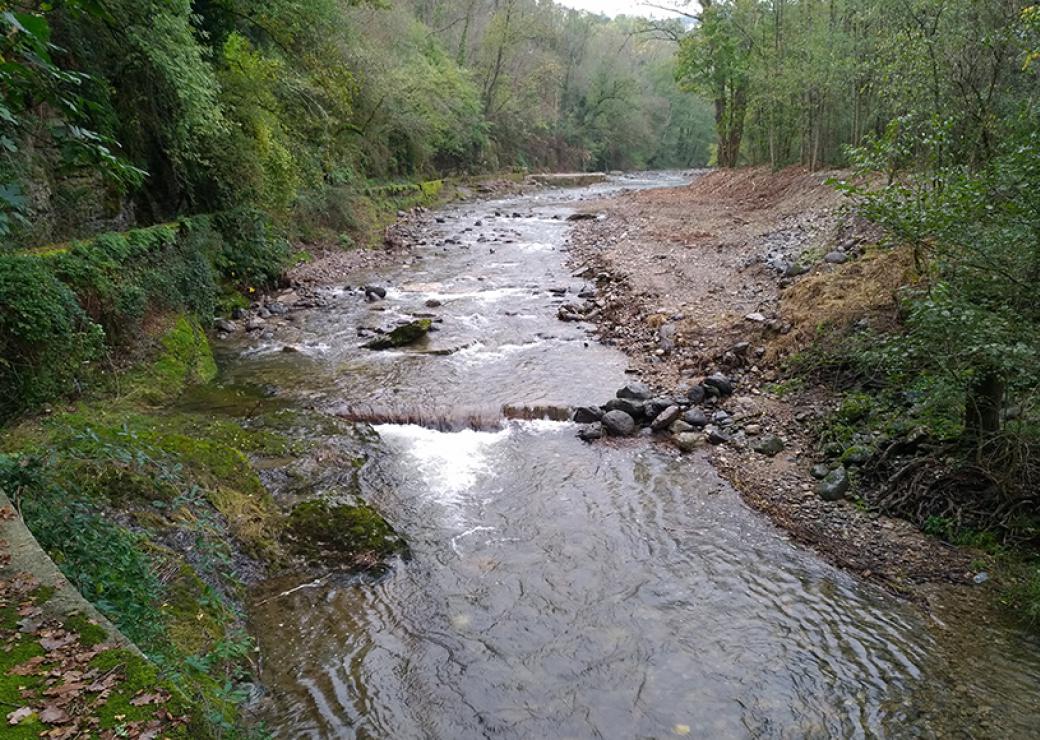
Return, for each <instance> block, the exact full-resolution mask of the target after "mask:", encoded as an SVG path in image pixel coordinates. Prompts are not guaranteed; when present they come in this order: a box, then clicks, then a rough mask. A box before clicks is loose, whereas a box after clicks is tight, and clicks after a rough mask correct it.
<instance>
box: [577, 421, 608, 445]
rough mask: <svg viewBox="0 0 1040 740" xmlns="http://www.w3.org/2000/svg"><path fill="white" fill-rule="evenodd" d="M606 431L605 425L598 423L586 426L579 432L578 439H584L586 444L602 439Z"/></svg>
mask: <svg viewBox="0 0 1040 740" xmlns="http://www.w3.org/2000/svg"><path fill="white" fill-rule="evenodd" d="M604 434H606V431H605V430H604V429H603V425H602V424H601V423H599V422H598V421H596V422H593V423H592V424H586V425H585V426H583V427H582V428H581V429H579V430H578V439H583V440H585V441H586V442H591V441H593V440H594V439H600V438H602V437H603V435H604Z"/></svg>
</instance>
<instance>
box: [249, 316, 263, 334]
mask: <svg viewBox="0 0 1040 740" xmlns="http://www.w3.org/2000/svg"><path fill="white" fill-rule="evenodd" d="M265 326H267V322H265V321H264V320H263V319H261V318H252V319H249V321H247V322H246V331H262V330H263V328H264V327H265Z"/></svg>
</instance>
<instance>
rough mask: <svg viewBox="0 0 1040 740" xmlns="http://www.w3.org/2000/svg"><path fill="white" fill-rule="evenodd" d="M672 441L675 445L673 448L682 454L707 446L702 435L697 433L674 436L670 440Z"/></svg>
mask: <svg viewBox="0 0 1040 740" xmlns="http://www.w3.org/2000/svg"><path fill="white" fill-rule="evenodd" d="M672 441H673V442H674V443H675V446H676V447H678V448H679V449H680V450H682V451H683V452H693V451H694V450H696V449H699V448H701V447H704V445H705V444H707V440H706V439H705V438H704V435H703V434H700V433H699V432H683V433H682V434H676V435H675V436H674V437H673V438H672Z"/></svg>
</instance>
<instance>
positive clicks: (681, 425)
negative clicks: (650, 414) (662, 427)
mask: <svg viewBox="0 0 1040 740" xmlns="http://www.w3.org/2000/svg"><path fill="white" fill-rule="evenodd" d="M668 431H669V432H671V433H672V434H683V433H685V432H692V431H694V427H692V426H691V425H689V424H687V423H686V422H685V421H683V420H682V419H676V420H675V421H673V422H672V424H671V426H669V427H668Z"/></svg>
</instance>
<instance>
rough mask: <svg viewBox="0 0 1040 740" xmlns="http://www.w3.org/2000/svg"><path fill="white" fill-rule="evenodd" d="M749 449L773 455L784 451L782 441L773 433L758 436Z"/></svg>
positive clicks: (768, 455) (767, 455)
mask: <svg viewBox="0 0 1040 740" xmlns="http://www.w3.org/2000/svg"><path fill="white" fill-rule="evenodd" d="M751 449H753V450H754V451H755V452H757V453H758V454H760V455H765V456H766V457H774V456H776V455H779V454H780V453H781V452H783V451H784V442H783V440H782V439H780V438H779V437H777V436H776V435H775V434H770V435H767V436H765V437H759V438H758V439H756V440H755V441H754V442H752V443H751Z"/></svg>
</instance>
